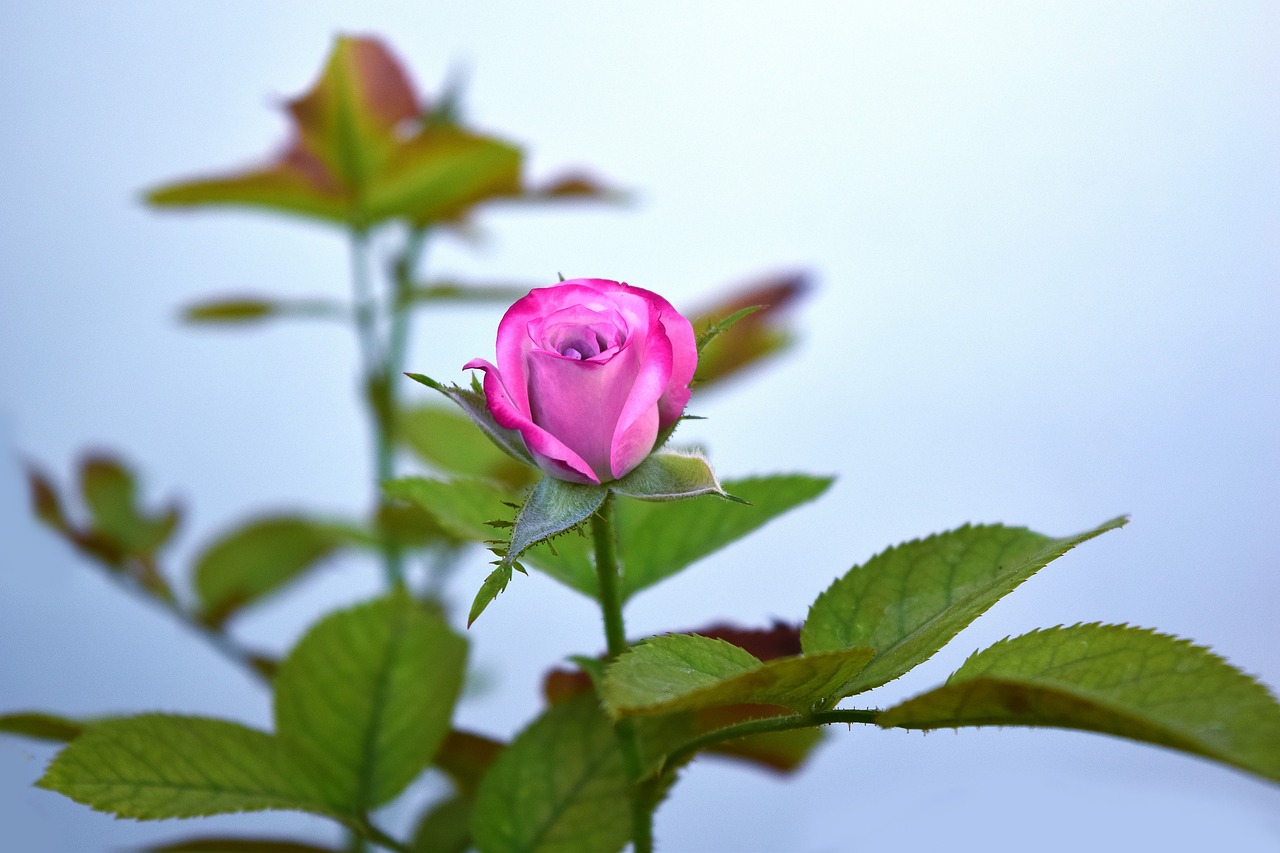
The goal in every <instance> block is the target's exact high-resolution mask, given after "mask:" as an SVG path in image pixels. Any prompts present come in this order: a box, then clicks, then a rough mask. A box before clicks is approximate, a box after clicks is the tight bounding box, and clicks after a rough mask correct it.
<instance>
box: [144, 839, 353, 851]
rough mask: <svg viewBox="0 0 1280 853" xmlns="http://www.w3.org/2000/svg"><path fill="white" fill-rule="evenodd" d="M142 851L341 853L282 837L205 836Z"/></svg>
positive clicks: (331, 848)
mask: <svg viewBox="0 0 1280 853" xmlns="http://www.w3.org/2000/svg"><path fill="white" fill-rule="evenodd" d="M142 853H341V851H339V850H336V849H334V848H333V847H319V846H317V845H315V844H304V843H303V842H300V841H288V840H286V839H283V838H248V837H239V836H237V837H227V838H222V837H219V836H205V837H201V838H188V839H186V840H185V841H175V842H173V843H170V844H162V845H160V846H159V847H147V848H146V849H145V850H143V851H142Z"/></svg>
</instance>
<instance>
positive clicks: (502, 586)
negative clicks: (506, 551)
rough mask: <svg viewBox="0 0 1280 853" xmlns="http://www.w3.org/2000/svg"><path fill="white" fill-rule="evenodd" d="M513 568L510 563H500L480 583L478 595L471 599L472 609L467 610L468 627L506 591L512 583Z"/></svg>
mask: <svg viewBox="0 0 1280 853" xmlns="http://www.w3.org/2000/svg"><path fill="white" fill-rule="evenodd" d="M511 568H512V566H511V564H509V563H505V562H504V563H500V564H499V565H498V567H497V568H496V569H494V570H493V571H491V572H489V575H488V576H487V577H486V578H485V579H484V583H482V584H480V589H478V590H476V597H475V598H473V599H472V600H471V609H470V610H469V611H467V627H468V628H470V627H471V626H472V625H474V624H475V621H476V620H477V619H479V618H480V614H481V613H484V611H485V609H486V608H487V607H488V606H489V605H490V604H492V603H493V600H494V599H495V598H497V597H498V596H499V595H501V594H502V593H503V592H505V591H506V589H507V584H509V583H511Z"/></svg>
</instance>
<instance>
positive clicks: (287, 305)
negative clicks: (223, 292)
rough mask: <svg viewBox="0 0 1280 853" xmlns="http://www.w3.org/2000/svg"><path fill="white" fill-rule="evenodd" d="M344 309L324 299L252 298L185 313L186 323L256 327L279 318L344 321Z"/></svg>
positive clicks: (196, 306) (204, 305)
mask: <svg viewBox="0 0 1280 853" xmlns="http://www.w3.org/2000/svg"><path fill="white" fill-rule="evenodd" d="M345 315H346V312H345V310H344V309H343V307H342V306H341V305H338V304H336V303H334V302H330V301H328V300H325V299H295V300H279V299H260V298H257V297H253V296H241V297H222V298H219V299H209V300H206V301H204V302H196V303H194V304H191V305H188V306H187V307H186V308H183V309H182V319H183V320H184V321H185V322H187V323H215V324H220V325H232V324H236V323H257V322H259V321H262V320H268V319H272V318H276V317H344V316H345Z"/></svg>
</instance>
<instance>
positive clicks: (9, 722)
mask: <svg viewBox="0 0 1280 853" xmlns="http://www.w3.org/2000/svg"><path fill="white" fill-rule="evenodd" d="M85 725H86V724H85V723H83V722H80V721H79V720H69V719H67V718H66V717H58V716H55V715H53V714H45V713H41V712H39V711H23V712H20V713H16V714H0V732H3V733H4V734H11V735H20V736H22V737H28V738H32V739H33V740H48V741H54V742H56V743H69V742H70V741H73V740H75V739H76V738H78V737H79V736H80V734H81V733H82V732H83V731H84V728H85Z"/></svg>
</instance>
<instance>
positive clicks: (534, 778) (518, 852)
mask: <svg viewBox="0 0 1280 853" xmlns="http://www.w3.org/2000/svg"><path fill="white" fill-rule="evenodd" d="M629 787H630V786H629V784H628V781H627V776H626V772H625V771H624V769H623V761H622V754H621V751H620V750H619V748H618V741H617V738H616V737H615V736H614V733H613V729H612V728H611V727H610V725H609V722H608V720H607V719H605V717H604V715H603V714H602V713H600V711H599V710H598V708H597V707H596V700H595V698H594V696H582V697H579V698H577V699H574V700H571V701H569V702H566V703H564V704H560V705H555V706H553V707H551V708H549V709H547V711H545V712H544V713H543V714H542V716H541V717H539V718H538V719H537V720H535V721H534V722H533V723H532V724H531V725H530V726H529V727H528V728H526V729H525V730H524V731H523V732H521V733H520V734H519V735H517V736H516V739H515V740H514V741H512V743H511V745H510V746H508V747H507V749H506V750H505V751H504V752H503V753H502V755H500V756H499V757H498V759H497V760H496V761H495V762H494V764H493V767H492V768H491V769H490V771H489V773H488V774H487V775H486V776H485V778H484V781H483V782H482V783H481V785H480V790H479V792H478V794H477V796H476V804H475V810H474V811H473V812H472V816H471V832H472V837H473V838H474V840H475V844H476V847H477V848H479V849H480V851H481V853H551V851H554V853H613V851H617V850H621V849H622V847H623V845H625V844H626V842H627V839H628V837H629V835H630V832H631V816H630V810H629V808H628V805H627V803H628V789H629Z"/></svg>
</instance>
